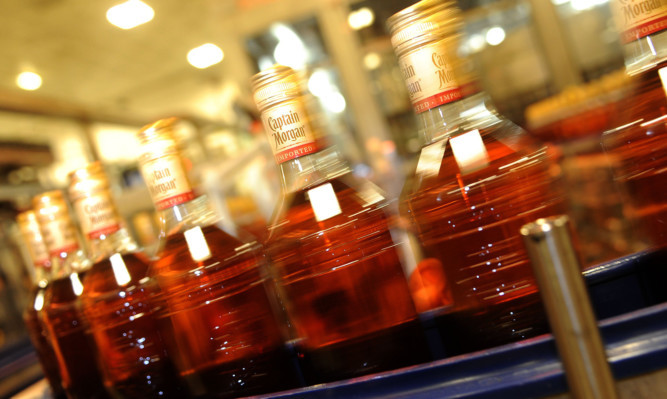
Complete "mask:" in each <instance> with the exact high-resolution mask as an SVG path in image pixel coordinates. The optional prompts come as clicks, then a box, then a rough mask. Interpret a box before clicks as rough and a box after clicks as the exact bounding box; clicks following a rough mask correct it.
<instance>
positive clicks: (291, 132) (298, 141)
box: [262, 101, 317, 164]
mask: <svg viewBox="0 0 667 399" xmlns="http://www.w3.org/2000/svg"><path fill="white" fill-rule="evenodd" d="M262 122H263V123H264V129H266V133H267V135H268V136H269V143H270V144H271V150H273V155H274V156H275V158H276V162H277V163H279V164H281V163H283V162H286V161H289V160H290V159H294V158H298V157H301V156H304V155H308V154H312V153H314V152H317V146H316V145H315V135H314V134H313V132H312V130H311V128H310V124H309V123H308V119H307V114H306V112H305V110H304V109H303V106H302V105H301V103H300V102H299V101H289V102H287V103H285V104H282V105H279V106H275V107H271V108H269V109H267V110H265V111H264V112H262Z"/></svg>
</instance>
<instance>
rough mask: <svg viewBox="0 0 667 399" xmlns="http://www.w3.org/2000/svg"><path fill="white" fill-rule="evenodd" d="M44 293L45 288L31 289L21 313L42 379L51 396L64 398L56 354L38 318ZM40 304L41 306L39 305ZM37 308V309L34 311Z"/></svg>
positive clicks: (36, 286) (35, 287)
mask: <svg viewBox="0 0 667 399" xmlns="http://www.w3.org/2000/svg"><path fill="white" fill-rule="evenodd" d="M45 293H46V289H45V288H42V287H40V286H39V285H35V286H34V287H33V289H32V291H31V292H30V295H29V297H28V307H27V308H26V309H25V311H24V312H23V321H24V322H25V325H26V328H27V329H28V335H29V336H30V342H32V345H33V346H34V348H35V353H36V354H37V359H39V363H40V365H41V366H42V371H43V372H44V378H46V380H47V381H48V383H49V386H50V387H51V391H52V393H53V396H54V397H56V398H64V397H65V391H63V387H62V385H61V382H60V374H59V371H58V360H57V359H56V354H55V353H54V352H53V348H52V347H51V344H50V343H49V341H48V338H47V331H46V327H45V326H44V324H43V322H42V320H41V317H40V311H41V310H42V308H41V306H43V301H44V295H45ZM40 302H41V305H40V304H39V303H40ZM38 306H39V309H36V307H38Z"/></svg>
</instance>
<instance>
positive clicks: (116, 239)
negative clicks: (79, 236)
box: [88, 228, 139, 262]
mask: <svg viewBox="0 0 667 399" xmlns="http://www.w3.org/2000/svg"><path fill="white" fill-rule="evenodd" d="M88 250H89V251H90V258H91V259H92V260H93V262H97V261H100V260H102V259H106V258H109V257H110V256H111V255H113V254H116V253H121V254H124V253H129V252H136V251H138V250H139V247H138V246H137V244H136V243H135V242H134V240H133V239H132V237H131V236H130V234H129V233H128V231H127V230H126V229H125V228H120V229H119V230H116V231H115V232H113V233H111V234H108V235H102V236H100V237H98V238H92V239H88Z"/></svg>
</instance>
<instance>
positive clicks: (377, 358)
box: [297, 321, 431, 385]
mask: <svg viewBox="0 0 667 399" xmlns="http://www.w3.org/2000/svg"><path fill="white" fill-rule="evenodd" d="M425 342H426V341H425V338H424V333H423V329H422V327H421V323H420V322H419V321H411V322H408V323H404V324H401V325H398V326H395V327H392V328H389V329H387V330H383V331H380V332H378V333H374V334H370V335H367V336H364V337H361V338H359V339H355V340H352V342H343V343H338V344H333V345H328V346H326V347H323V348H320V349H316V350H312V351H303V350H299V349H298V348H297V353H298V358H299V362H300V365H301V369H302V372H303V375H304V378H305V380H306V382H307V383H308V384H309V385H311V384H318V383H324V382H331V381H337V380H343V379H347V378H353V377H359V376H363V375H366V374H371V373H378V372H382V371H388V370H393V369H398V368H401V367H406V366H412V365H415V364H419V363H425V362H428V361H430V360H431V355H430V353H429V349H428V347H427V345H426V343H425Z"/></svg>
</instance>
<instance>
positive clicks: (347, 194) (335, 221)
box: [266, 173, 395, 247]
mask: <svg viewBox="0 0 667 399" xmlns="http://www.w3.org/2000/svg"><path fill="white" fill-rule="evenodd" d="M393 203H394V202H393V201H391V200H388V199H387V198H386V194H385V193H384V192H382V190H380V189H379V188H378V187H377V186H375V185H374V184H373V183H371V182H370V181H367V180H365V179H360V178H357V177H355V176H354V175H352V174H351V173H347V174H344V175H341V176H337V177H335V178H332V179H329V180H326V181H323V182H319V183H318V184H317V185H313V186H310V187H305V188H303V189H301V190H298V191H295V192H291V193H287V194H285V195H283V196H282V197H281V201H280V203H279V205H278V206H277V209H276V212H275V214H274V217H273V219H272V222H271V224H270V225H269V236H268V239H267V242H266V245H267V246H268V247H271V246H272V245H273V244H275V243H276V242H277V241H285V240H297V241H301V242H303V241H304V240H307V239H308V238H315V237H316V236H317V235H318V234H321V233H322V232H327V234H329V235H331V234H341V237H340V238H341V239H345V237H344V234H352V233H354V234H357V233H359V231H360V230H364V229H366V228H368V229H373V228H374V227H373V223H372V221H373V220H378V221H382V222H386V219H387V218H388V216H390V215H391V214H393V213H395V212H393V208H392V207H391V205H392V204H393ZM375 228H377V227H375ZM337 232H338V233H337ZM348 238H349V237H348Z"/></svg>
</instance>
